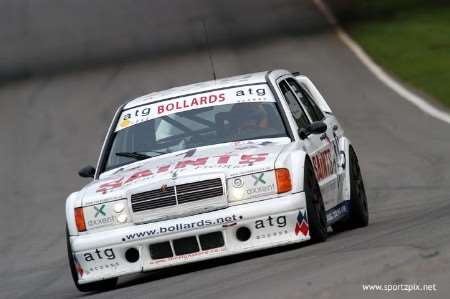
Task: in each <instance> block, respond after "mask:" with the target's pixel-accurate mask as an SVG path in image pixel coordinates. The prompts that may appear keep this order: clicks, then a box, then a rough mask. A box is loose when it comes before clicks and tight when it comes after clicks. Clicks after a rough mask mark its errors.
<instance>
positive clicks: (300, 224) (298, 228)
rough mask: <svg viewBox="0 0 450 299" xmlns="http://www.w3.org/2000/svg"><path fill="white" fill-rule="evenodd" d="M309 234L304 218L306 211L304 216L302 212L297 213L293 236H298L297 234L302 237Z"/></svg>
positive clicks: (306, 220) (306, 221)
mask: <svg viewBox="0 0 450 299" xmlns="http://www.w3.org/2000/svg"><path fill="white" fill-rule="evenodd" d="M308 232H309V226H308V219H307V218H306V211H305V214H303V213H302V211H299V212H298V216H297V223H296V224H295V234H296V235H297V236H298V234H300V233H302V234H303V235H304V236H306V235H308Z"/></svg>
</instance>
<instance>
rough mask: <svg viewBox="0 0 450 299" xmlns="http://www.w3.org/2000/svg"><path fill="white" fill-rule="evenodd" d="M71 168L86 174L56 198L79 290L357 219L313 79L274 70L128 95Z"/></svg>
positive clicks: (354, 187) (361, 199) (349, 159)
mask: <svg viewBox="0 0 450 299" xmlns="http://www.w3.org/2000/svg"><path fill="white" fill-rule="evenodd" d="M79 174H80V175H81V176H82V177H92V178H93V181H92V182H91V183H89V184H88V185H86V186H85V187H84V188H83V189H81V190H80V191H77V192H74V193H72V194H71V195H70V196H69V197H68V199H67V202H66V217H67V252H68V256H69V263H70V269H71V272H72V277H73V280H74V282H75V285H76V287H77V288H78V289H79V290H80V291H94V290H102V289H108V288H113V287H114V286H115V284H116V283H117V279H118V277H119V276H122V275H125V274H130V273H137V272H143V271H149V270H154V269H160V268H166V267H170V266H175V265H180V264H186V263H191V262H195V261H200V260H206V259H212V258H216V257H221V256H226V255H231V254H237V253H242V252H248V251H253V250H259V249H263V248H269V247H274V246H280V245H285V244H290V243H298V242H303V241H307V240H311V241H312V242H322V241H325V239H326V238H327V229H328V227H329V226H331V227H332V228H333V230H345V229H350V228H356V227H362V226H366V225H367V224H368V210H367V200H366V194H365V190H364V184H363V180H362V177H361V172H360V168H359V165H358V159H357V157H356V154H355V151H354V148H353V146H352V145H351V143H350V141H349V139H348V138H347V137H345V136H344V135H343V130H342V127H341V125H340V124H339V123H338V121H337V119H336V117H335V116H334V115H333V112H332V111H331V109H330V107H329V106H328V104H327V103H326V101H325V100H324V98H323V97H322V96H321V94H320V93H319V91H318V90H317V89H316V87H315V86H314V85H313V83H312V82H311V81H310V80H309V79H308V78H307V77H305V76H299V75H297V74H295V73H294V74H292V73H290V72H288V71H285V70H276V71H270V72H262V73H255V74H250V75H243V76H237V77H231V78H226V79H221V80H215V81H211V82H204V83H199V84H194V85H189V86H184V87H177V88H173V89H169V90H166V91H162V92H155V93H151V94H148V95H145V96H143V97H140V98H137V99H135V100H133V101H130V102H128V103H127V104H125V105H123V106H122V107H120V108H119V110H118V111H117V113H116V115H115V117H114V119H113V121H112V124H111V126H110V127H109V131H108V134H107V136H106V138H105V141H104V144H103V148H102V150H101V154H100V157H99V160H98V164H97V167H96V168H94V167H92V166H87V167H84V168H83V169H81V170H80V172H79Z"/></svg>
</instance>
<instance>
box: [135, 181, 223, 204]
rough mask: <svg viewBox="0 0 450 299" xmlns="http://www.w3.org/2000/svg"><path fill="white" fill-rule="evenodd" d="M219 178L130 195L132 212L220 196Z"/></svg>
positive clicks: (221, 188) (220, 185) (220, 184)
mask: <svg viewBox="0 0 450 299" xmlns="http://www.w3.org/2000/svg"><path fill="white" fill-rule="evenodd" d="M223 194H224V193H223V187H222V180H221V179H220V178H215V179H210V180H204V181H198V182H193V183H187V184H180V185H176V186H172V187H167V188H161V189H156V190H151V191H146V192H141V193H136V194H132V195H131V207H132V208H133V212H141V211H146V210H152V209H157V208H162V207H170V206H176V205H182V204H185V203H189V202H194V201H199V200H204V199H208V198H213V197H218V196H222V195H223Z"/></svg>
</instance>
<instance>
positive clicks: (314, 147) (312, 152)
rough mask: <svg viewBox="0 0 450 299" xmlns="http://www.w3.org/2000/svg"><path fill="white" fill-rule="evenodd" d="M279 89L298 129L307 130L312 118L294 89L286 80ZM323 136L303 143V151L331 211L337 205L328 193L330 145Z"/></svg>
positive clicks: (279, 85) (314, 136)
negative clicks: (307, 156) (327, 173)
mask: <svg viewBox="0 0 450 299" xmlns="http://www.w3.org/2000/svg"><path fill="white" fill-rule="evenodd" d="M278 87H279V88H280V90H281V93H282V94H283V97H284V99H285V100H286V102H287V104H288V106H289V110H290V112H291V114H292V117H293V118H294V120H295V122H296V124H297V128H298V129H301V128H306V127H307V126H308V125H309V124H310V123H311V121H312V120H311V118H310V117H309V116H308V114H307V112H306V109H305V107H304V106H303V105H302V104H301V102H300V101H299V99H298V98H297V96H296V95H295V92H294V89H293V88H291V87H290V85H289V83H288V82H287V81H286V80H280V81H278ZM322 135H323V134H322ZM322 135H317V134H311V135H309V136H308V137H307V138H306V139H305V140H303V141H302V144H303V149H304V150H305V151H306V152H307V153H308V155H309V156H310V157H311V160H312V161H311V162H312V163H313V166H314V171H315V173H316V177H317V179H318V181H319V186H320V189H321V192H322V198H323V201H324V205H325V209H326V210H328V209H331V208H332V207H333V206H334V205H335V198H334V200H333V199H332V196H331V194H330V192H329V191H328V189H327V188H328V184H327V180H326V179H327V178H326V177H325V176H324V175H325V173H326V171H325V170H326V165H325V163H324V161H325V158H324V157H326V155H327V154H329V150H327V149H329V148H330V147H329V143H328V142H326V140H325V139H324V138H323V137H322Z"/></svg>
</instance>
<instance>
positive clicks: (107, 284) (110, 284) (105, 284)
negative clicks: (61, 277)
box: [66, 227, 118, 292]
mask: <svg viewBox="0 0 450 299" xmlns="http://www.w3.org/2000/svg"><path fill="white" fill-rule="evenodd" d="M66 242H67V257H68V258H69V265H70V272H71V274H72V279H73V282H74V284H75V287H76V288H77V289H78V290H79V291H80V292H98V291H107V290H110V289H113V288H114V287H115V286H116V284H117V280H118V279H117V277H115V278H110V279H105V280H100V281H96V282H91V283H86V284H79V283H78V272H77V268H76V265H75V261H74V256H73V254H72V248H71V246H70V239H69V232H68V230H67V227H66ZM80 271H82V270H80Z"/></svg>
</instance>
